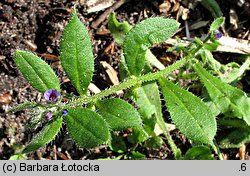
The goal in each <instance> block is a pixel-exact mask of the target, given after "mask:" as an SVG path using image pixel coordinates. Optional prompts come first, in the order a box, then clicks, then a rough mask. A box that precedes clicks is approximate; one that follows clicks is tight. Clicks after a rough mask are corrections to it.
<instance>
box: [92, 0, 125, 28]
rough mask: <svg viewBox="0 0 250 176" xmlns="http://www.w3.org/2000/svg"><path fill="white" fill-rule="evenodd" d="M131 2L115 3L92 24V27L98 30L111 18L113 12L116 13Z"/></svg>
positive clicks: (122, 0) (123, 0) (120, 1)
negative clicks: (126, 3)
mask: <svg viewBox="0 0 250 176" xmlns="http://www.w3.org/2000/svg"><path fill="white" fill-rule="evenodd" d="M127 1H129V0H119V1H117V2H116V3H114V4H113V5H112V6H111V7H109V8H108V9H106V10H105V11H104V12H103V13H102V14H101V15H100V16H99V18H97V19H96V20H95V21H93V22H92V24H91V27H92V28H94V29H97V28H98V26H99V25H100V24H101V23H102V22H103V21H104V20H105V19H106V18H107V17H108V16H109V14H110V13H111V12H112V11H115V10H116V9H118V8H119V7H120V6H121V5H123V4H124V3H125V2H127Z"/></svg>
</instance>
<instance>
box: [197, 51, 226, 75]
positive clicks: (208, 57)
mask: <svg viewBox="0 0 250 176" xmlns="http://www.w3.org/2000/svg"><path fill="white" fill-rule="evenodd" d="M201 58H202V59H203V60H204V61H205V62H207V63H208V65H209V67H211V68H212V69H213V70H214V71H215V72H216V73H220V68H221V67H222V65H221V64H220V62H218V61H217V60H215V59H214V57H213V54H212V53H211V51H209V50H207V49H203V50H201Z"/></svg>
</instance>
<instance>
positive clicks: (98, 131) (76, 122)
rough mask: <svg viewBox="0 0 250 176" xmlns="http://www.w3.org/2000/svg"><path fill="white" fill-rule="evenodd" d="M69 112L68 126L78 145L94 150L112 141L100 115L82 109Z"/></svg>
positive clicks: (71, 109)
mask: <svg viewBox="0 0 250 176" xmlns="http://www.w3.org/2000/svg"><path fill="white" fill-rule="evenodd" d="M68 110H69V113H68V115H66V116H65V121H66V125H67V128H68V131H69V133H70V135H71V137H72V139H73V140H74V141H75V142H76V144H77V145H79V146H80V147H85V148H93V147H97V146H98V145H101V144H103V143H107V142H108V140H110V133H109V128H108V125H107V123H106V122H105V121H104V119H103V118H102V117H101V116H100V115H99V114H97V113H95V112H94V111H91V110H89V109H86V108H81V107H77V108H70V109H68Z"/></svg>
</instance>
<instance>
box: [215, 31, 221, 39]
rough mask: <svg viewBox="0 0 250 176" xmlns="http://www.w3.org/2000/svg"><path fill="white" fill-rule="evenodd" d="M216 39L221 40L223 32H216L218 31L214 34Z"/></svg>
mask: <svg viewBox="0 0 250 176" xmlns="http://www.w3.org/2000/svg"><path fill="white" fill-rule="evenodd" d="M214 37H215V38H217V39H219V38H221V37H222V32H221V31H218V30H216V31H215V32H214Z"/></svg>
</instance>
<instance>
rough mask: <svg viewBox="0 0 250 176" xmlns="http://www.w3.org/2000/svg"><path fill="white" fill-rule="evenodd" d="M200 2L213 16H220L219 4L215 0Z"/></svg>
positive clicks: (202, 0)
mask: <svg viewBox="0 0 250 176" xmlns="http://www.w3.org/2000/svg"><path fill="white" fill-rule="evenodd" d="M201 4H202V5H203V6H204V7H205V8H206V9H207V10H209V11H210V13H211V14H212V16H213V17H214V18H218V17H220V16H222V15H223V14H222V12H221V9H220V6H219V5H218V3H217V2H216V1H215V0H201Z"/></svg>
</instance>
